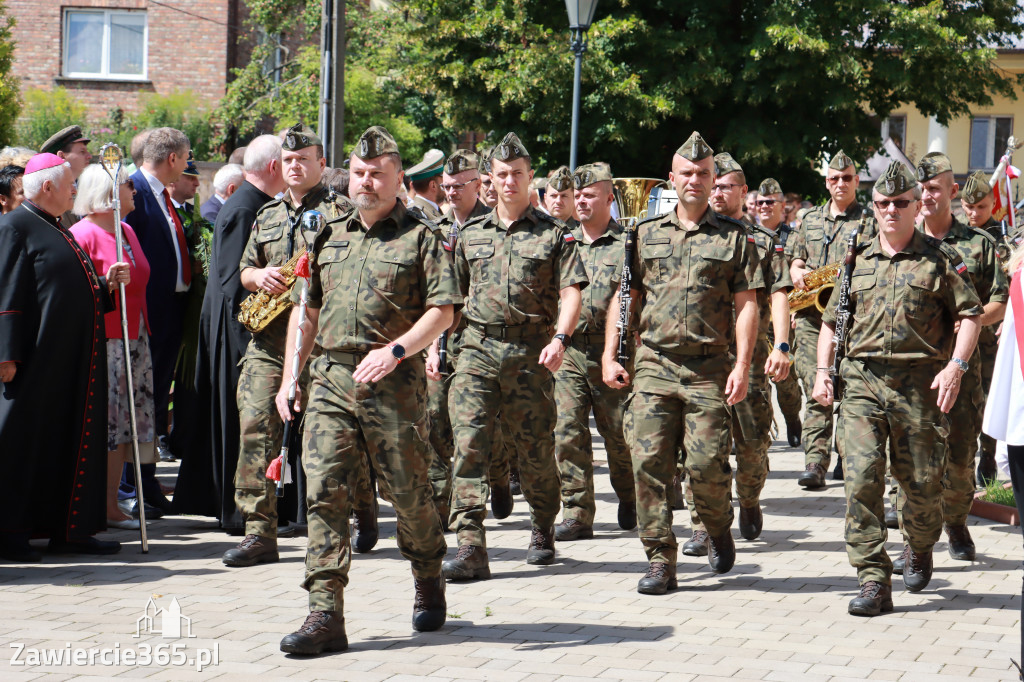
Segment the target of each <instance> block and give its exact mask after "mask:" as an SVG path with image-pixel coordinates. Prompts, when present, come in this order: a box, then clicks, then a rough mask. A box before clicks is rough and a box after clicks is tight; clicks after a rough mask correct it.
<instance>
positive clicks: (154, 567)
mask: <svg viewBox="0 0 1024 682" xmlns="http://www.w3.org/2000/svg"><path fill="white" fill-rule="evenodd" d="M780 423H781V420H780ZM595 441H596V443H597V444H598V449H597V452H596V457H597V459H598V462H597V464H598V474H597V481H598V500H599V503H598V504H599V506H598V512H597V523H596V526H595V531H596V535H595V537H594V539H593V540H584V541H580V542H573V543H560V544H559V545H558V561H557V563H556V564H555V565H554V566H549V567H534V566H528V565H527V564H526V563H525V555H526V545H527V543H528V542H529V531H528V529H529V516H528V510H527V505H526V503H525V501H524V500H523V499H522V498H521V497H518V498H516V507H515V511H514V512H513V514H512V516H510V517H509V518H508V519H506V520H504V521H501V522H496V521H494V520H493V519H488V541H489V543H490V545H491V548H490V560H491V569H492V572H493V574H494V577H493V579H492V580H489V581H482V582H474V583H466V584H450V585H449V586H448V593H447V595H448V611H449V615H448V623H447V625H446V626H445V627H444V628H443V629H442V630H441V631H439V632H436V633H430V634H416V633H414V632H413V631H412V627H411V624H410V619H411V614H412V577H411V574H410V572H409V567H408V564H407V563H406V562H405V561H404V560H403V559H402V557H401V555H400V554H399V552H398V549H397V547H396V544H395V540H394V535H395V520H394V514H393V512H392V510H391V507H390V506H388V505H387V504H382V505H381V540H380V543H379V544H378V545H377V547H376V549H375V550H374V551H373V552H372V553H370V554H367V555H356V556H355V559H354V561H353V566H352V574H351V582H350V584H349V588H348V590H347V591H346V594H345V601H346V614H345V615H346V620H347V631H348V636H349V640H350V646H351V648H350V650H349V651H347V652H344V653H339V654H333V655H329V656H324V657H321V658H317V659H303V658H296V657H290V656H286V655H284V654H282V653H281V652H280V651H279V649H278V643H279V641H280V639H281V637H282V636H284V635H285V634H287V633H289V632H291V631H293V630H294V629H295V628H296V627H297V626H298V625H299V624H300V623H301V622H302V620H303V618H304V617H305V614H306V593H305V592H304V591H303V590H302V588H301V587H300V586H299V583H300V581H301V579H302V568H303V557H304V547H305V538H303V537H293V538H287V539H283V540H282V541H281V562H280V563H278V564H272V565H264V566H258V567H253V568H245V569H239V568H228V567H226V566H224V565H223V564H222V563H221V561H220V556H221V554H222V553H223V552H224V551H225V550H227V549H229V548H230V547H232V546H233V545H234V544H235V543H236V542H237V540H238V538H232V537H229V536H227V535H225V534H224V533H222V532H220V531H218V530H217V529H216V524H215V522H213V521H211V520H209V519H201V518H194V517H173V518H169V519H163V520H160V521H157V522H154V523H152V524H151V526H150V536H149V537H150V552H149V554H148V555H143V554H141V553H140V552H139V543H138V534H137V533H134V532H128V531H118V532H114V533H109V534H108V536H109V537H113V538H116V539H118V540H120V541H122V542H124V543H126V544H125V547H124V549H123V550H122V551H121V553H120V554H118V555H116V556H114V557H102V558H97V559H90V558H82V561H81V562H76V561H75V560H74V559H72V558H69V557H47V558H45V559H44V561H43V563H42V564H36V565H30V566H21V565H15V564H10V563H0V640H2V641H4V642H6V643H7V645H10V646H5V647H4V648H5V650H6V651H7V653H6V654H5V655H6V656H7V660H6V661H4V662H2V663H0V666H2V667H0V680H22V679H25V680H27V679H36V678H46V679H59V678H62V677H63V678H71V677H80V676H81V677H85V676H89V677H93V678H97V677H98V678H106V677H115V676H116V677H118V678H153V679H160V680H169V679H199V678H202V679H218V680H221V679H243V680H247V681H251V680H255V679H259V680H260V681H261V682H263V681H264V680H273V679H283V678H290V679H302V680H314V679H325V680H385V679H391V680H412V679H431V680H443V679H449V680H530V681H531V682H543V681H544V680H590V679H621V680H649V679H650V680H654V679H666V680H702V681H704V680H708V681H711V680H727V679H730V680H782V681H786V682H788V681H792V680H821V681H823V682H824V681H825V680H832V681H838V680H869V679H870V680H912V681H918V680H954V679H966V680H974V679H982V680H1011V679H1016V677H1015V675H1014V674H1012V673H1011V672H1010V670H1009V668H1010V664H1009V659H1010V657H1011V656H1013V657H1016V653H1017V652H1018V651H1019V636H1020V635H1019V633H1020V603H1019V598H1020V590H1021V572H1020V570H1019V566H1020V559H1021V556H1022V549H1021V544H1022V543H1021V536H1020V532H1019V530H1018V529H1016V528H1008V527H1005V526H1000V525H997V524H993V523H990V522H988V521H982V520H980V519H976V518H974V517H971V519H970V524H971V531H972V533H973V535H974V538H975V541H976V543H977V546H978V557H979V558H978V561H977V562H975V563H973V564H966V563H962V562H955V561H953V560H951V559H950V558H949V555H948V554H947V553H946V543H945V541H944V540H943V541H942V542H940V543H939V544H938V545H937V546H936V562H935V564H936V565H935V575H934V578H933V579H932V583H931V585H930V586H929V588H928V589H927V590H926V591H925V592H923V593H920V594H916V595H915V594H910V593H908V592H906V591H904V590H903V586H902V582H901V580H900V578H899V577H896V580H895V583H894V585H895V594H894V601H895V606H896V610H895V612H894V613H892V614H888V615H884V616H881V617H877V618H871V619H865V618H855V617H853V616H849V615H847V613H846V605H847V602H848V601H849V599H850V598H852V597H853V596H854V595H855V593H856V591H857V581H856V576H855V574H854V572H853V569H852V568H851V567H850V566H849V564H848V563H847V559H846V553H845V550H844V545H843V498H842V486H841V483H839V482H833V481H831V479H830V480H829V486H828V488H827V489H826V490H823V491H818V492H805V491H802V490H801V489H800V488H798V487H797V485H796V483H795V478H796V475H797V472H798V471H800V470H802V469H803V457H802V454H800V453H798V452H796V451H795V450H793V449H791V448H788V447H783V444H782V443H779V442H776V443H775V445H774V446H773V448H772V451H771V467H772V473H771V476H770V478H769V480H768V484H767V487H766V488H765V491H764V494H763V497H762V505H763V508H764V513H765V530H764V533H763V535H762V536H761V538H760V539H759V540H757V541H755V542H746V541H743V540H741V539H737V543H736V544H737V561H736V568H735V569H734V570H733V571H732V572H731V573H729V574H727V575H724V576H715V575H713V574H712V573H711V571H710V569H709V568H708V565H707V561H706V559H704V558H699V559H697V558H691V557H681V562H680V565H679V590H678V591H676V592H672V593H669V595H667V596H664V597H652V596H644V595H640V594H637V592H636V582H637V580H638V579H639V578H640V576H641V575H642V573H643V572H644V570H645V568H646V563H645V560H644V555H643V551H642V549H641V546H640V542H639V540H638V539H637V536H636V532H635V531H633V532H625V531H622V530H619V528H618V526H617V524H616V521H615V518H616V517H615V515H616V505H615V498H614V493H613V492H612V491H611V487H610V485H609V483H608V475H607V467H606V466H605V462H604V450H603V449H602V448H601V447H600V442H601V441H600V439H598V438H597V437H596V433H595ZM160 471H161V472H162V475H163V478H164V480H165V481H168V482H170V481H172V480H173V473H174V468H173V467H170V466H168V465H161V466H160ZM40 503H42V501H40ZM675 529H676V533H677V535H678V536H679V537H680V542H682V541H684V540H685V539H687V538H688V537H689V516H688V512H685V511H684V512H678V513H677V515H676V524H675ZM734 535H735V536H736V537H737V538H739V533H738V531H736V530H735V528H734ZM447 537H448V539H449V545H450V547H449V556H451V555H452V554H453V553H454V542H455V541H454V536H453V535H448V536H447ZM888 547H889V551H890V554H891V555H892V556H896V555H897V554H898V553H899V551H900V544H899V542H898V538H897V537H896V535H895V534H891V535H890V542H889V545H888ZM151 597H152V598H153V599H154V607H151V610H150V615H152V611H153V608H161V609H166V610H168V611H170V610H171V609H172V607H171V599H172V598H175V599H177V602H178V605H179V606H180V612H181V615H182V617H183V618H182V619H181V620H177V619H176V620H177V622H179V624H181V627H182V629H183V632H182V635H187V634H188V626H190V627H191V632H192V634H193V635H194V637H193V638H187V637H183V638H181V639H176V638H173V637H172V636H168V633H169V630H167V629H166V626H165V629H164V630H163V632H164V634H163V636H161V635H160V634H157V632H159V631H160V622H161V621H166V620H168V619H166V618H161V615H159V614H158V615H157V617H156V618H155V619H154V620H153V627H152V628H151V629H150V631H149V633H148V634H147V629H146V628H147V622H146V621H145V620H141V621H140V618H142V617H143V616H145V615H146V613H145V608H146V606H147V601H148V600H149V599H150V598H151ZM162 615H163V616H166V615H167V614H162ZM184 618H187V619H190V620H187V621H186V620H184ZM137 630H141V632H142V633H143V634H142V636H141V637H138V638H136V637H135V636H134V635H135V634H136V632H137ZM15 645H17V646H15ZM22 645H23V646H24V649H21V650H20V654H19V655H18V661H13V662H12V660H11V659H12V657H14V656H15V655H16V654H17V653H18V651H19V648H18V647H20V646H22ZM160 645H165V646H164V648H163V651H164V653H165V654H166V655H169V656H171V657H172V660H175V659H177V660H186V661H187V660H188V659H192V658H195V657H196V656H198V655H201V654H200V650H203V649H213V648H214V647H216V654H217V659H218V660H217V664H216V665H209V666H208V667H206V669H205V670H204V671H203V672H202V673H197V672H196V670H195V668H194V666H192V667H187V666H174V665H170V664H168V665H158V664H156V663H152V664H150V665H145V666H143V665H124V664H122V665H120V666H113V667H111V666H103V665H100V664H99V663H98V661H99V660H100V659H99V658H97V659H96V660H97V663H96V664H95V665H91V666H90V665H66V664H64V665H55V664H53V663H52V661H53V659H52V658H51V659H49V660H50V661H51V663H50V664H49V665H16V664H15V663H17V662H29V663H31V662H32V659H31V658H30V657H31V655H32V652H31V650H32V649H36V650H44V649H56V650H66V651H68V654H69V655H70V654H71V653H72V651H73V650H74V649H86V650H88V649H90V648H92V649H96V650H101V649H108V650H112V651H114V652H116V653H117V654H119V655H124V654H125V652H126V651H127V650H132V653H140V652H143V651H144V650H145V648H146V647H147V646H148V647H149V648H150V650H151V651H152V652H153V653H154V655H156V653H157V652H159V651H160V650H161V648H160ZM174 645H177V646H178V648H177V650H175V649H173V648H172V647H173V646H174ZM56 653H57V652H51V653H50V655H56ZM83 655H88V654H87V653H86V654H83ZM96 655H97V656H99V654H96ZM113 655H114V654H113V653H108V654H107V659H106V660H110V659H111V657H112V656H113Z"/></svg>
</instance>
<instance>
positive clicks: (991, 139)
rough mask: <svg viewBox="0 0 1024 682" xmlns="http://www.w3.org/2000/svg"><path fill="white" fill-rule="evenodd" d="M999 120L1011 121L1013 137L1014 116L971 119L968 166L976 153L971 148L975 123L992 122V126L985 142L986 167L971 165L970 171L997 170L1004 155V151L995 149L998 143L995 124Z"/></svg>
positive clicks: (968, 138) (968, 137)
mask: <svg viewBox="0 0 1024 682" xmlns="http://www.w3.org/2000/svg"><path fill="white" fill-rule="evenodd" d="M998 119H1009V121H1010V135H1013V116H1012V115H1002V116H1000V115H992V116H972V117H971V127H970V128H969V130H968V135H967V144H968V148H967V160H968V164H969V165H970V160H971V157H972V156H973V154H972V152H973V151H974V149H973V148H972V147H971V145H973V144H974V122H975V121H980V120H986V121H991V124H990V125H989V127H988V139H987V140H985V165H984V166H974V165H970V169H971V170H972V171H974V170H987V171H991V170H995V167H996V166H997V165H999V159H1000V157H1001V155H1002V153H1003V150H1001V149H996V148H995V143H996V125H995V122H996V121H997V120H998Z"/></svg>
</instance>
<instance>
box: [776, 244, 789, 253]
mask: <svg viewBox="0 0 1024 682" xmlns="http://www.w3.org/2000/svg"><path fill="white" fill-rule="evenodd" d="M785 250H786V247H785V246H783V245H782V244H776V245H775V252H776V253H784V252H785Z"/></svg>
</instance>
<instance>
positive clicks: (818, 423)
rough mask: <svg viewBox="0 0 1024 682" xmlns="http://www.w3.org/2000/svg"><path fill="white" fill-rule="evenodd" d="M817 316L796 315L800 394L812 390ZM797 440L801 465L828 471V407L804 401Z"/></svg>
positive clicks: (805, 393) (818, 326)
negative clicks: (802, 461)
mask: <svg viewBox="0 0 1024 682" xmlns="http://www.w3.org/2000/svg"><path fill="white" fill-rule="evenodd" d="M820 332H821V317H820V316H818V315H807V314H804V313H798V314H797V316H796V330H795V334H794V336H795V338H796V362H795V363H794V365H795V367H796V373H797V377H799V379H800V383H801V384H802V385H803V389H804V395H806V396H810V395H811V393H812V392H813V391H814V378H815V375H816V374H817V369H818V334H819V333H820ZM800 437H801V440H802V442H803V445H804V465H805V466H806V465H808V464H820V465H821V467H822V468H823V469H826V470H827V469H828V466H829V464H830V463H831V461H832V407H831V406H829V407H823V406H821V405H819V404H818V401H817V400H810V399H809V400H808V401H807V408H806V409H805V410H804V419H803V429H802V432H801V436H800Z"/></svg>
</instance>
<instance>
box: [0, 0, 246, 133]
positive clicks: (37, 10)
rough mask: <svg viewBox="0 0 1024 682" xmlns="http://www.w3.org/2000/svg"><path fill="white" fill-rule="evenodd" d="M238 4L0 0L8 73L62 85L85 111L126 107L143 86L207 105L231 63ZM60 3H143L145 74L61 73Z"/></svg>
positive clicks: (37, 84) (218, 0)
mask: <svg viewBox="0 0 1024 682" xmlns="http://www.w3.org/2000/svg"><path fill="white" fill-rule="evenodd" d="M242 4H243V3H242V1H241V0H166V1H165V2H163V3H162V4H156V3H150V2H147V1H146V0H60V1H58V0H7V11H8V13H9V14H10V15H11V16H13V17H14V18H15V20H16V21H17V24H16V26H15V27H14V30H13V34H14V40H15V41H16V47H15V66H14V73H15V74H17V75H18V76H19V77H20V78H21V79H22V90H28V89H30V88H41V89H45V90H49V89H52V88H53V87H55V86H57V85H62V86H64V87H65V88H67V89H68V90H69V91H70V92H71V93H72V94H73V95H74V96H75V97H76V98H77V99H79V100H81V101H83V102H84V103H85V104H86V105H87V106H88V108H89V117H90V118H93V119H95V118H101V117H103V116H105V115H106V114H107V112H108V111H110V110H111V109H113V108H115V107H121V108H124V109H128V110H134V109H135V108H137V105H138V97H139V94H140V93H146V92H155V93H161V94H166V93H170V92H173V91H175V90H191V91H193V92H194V93H196V95H197V96H198V99H199V101H200V102H201V103H202V104H203V105H204V106H205V107H207V108H210V107H212V106H214V105H215V104H216V103H217V102H218V101H219V100H220V98H221V96H223V94H224V89H225V87H226V84H227V77H228V67H229V65H230V66H237V65H238V62H237V60H238V57H237V56H236V55H235V54H234V43H235V40H236V39H237V36H238V35H240V34H243V35H244V29H242V28H240V24H239V21H240V8H239V6H240V5H242ZM168 5H170V6H171V7H168ZM66 8H83V9H85V8H104V9H145V10H146V12H147V18H148V28H149V44H148V48H147V53H148V55H147V58H148V65H147V76H148V78H149V80H148V81H147V82H144V83H139V82H131V81H121V82H117V81H113V82H111V81H96V80H80V79H66V78H63V77H62V76H61V64H62V45H61V41H62V26H61V20H62V16H63V10H64V9H66ZM174 8H179V9H181V10H185V12H182V11H177V10H176V9H174ZM186 12H187V13H186ZM97 39H98V40H99V39H100V38H99V37H97Z"/></svg>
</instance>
